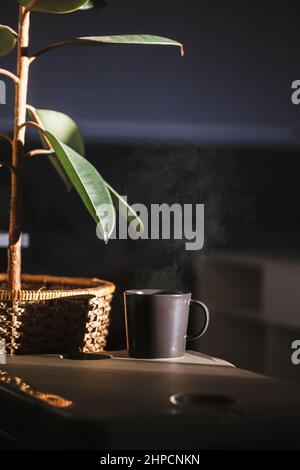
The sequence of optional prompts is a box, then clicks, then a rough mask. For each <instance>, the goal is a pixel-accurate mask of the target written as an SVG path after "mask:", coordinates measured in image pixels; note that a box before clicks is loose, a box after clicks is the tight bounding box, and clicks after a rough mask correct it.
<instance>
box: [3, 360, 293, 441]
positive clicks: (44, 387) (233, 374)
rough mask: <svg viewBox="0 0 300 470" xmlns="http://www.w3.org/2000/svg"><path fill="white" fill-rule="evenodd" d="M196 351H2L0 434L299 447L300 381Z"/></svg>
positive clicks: (27, 437) (42, 438) (17, 437)
mask: <svg viewBox="0 0 300 470" xmlns="http://www.w3.org/2000/svg"><path fill="white" fill-rule="evenodd" d="M120 355H121V356H122V354H119V356H120ZM123 355H124V354H123ZM198 360H199V361H200V362H197V361H196V362H193V360H192V362H189V361H187V360H186V361H185V362H182V361H181V362H176V361H175V362H174V361H171V362H160V361H139V360H132V359H130V360H127V359H126V358H125V359H124V358H122V357H119V358H118V357H116V358H114V359H110V358H108V359H105V360H95V361H93V360H90V361H80V360H68V359H61V358H59V357H44V356H16V357H12V358H8V363H7V364H6V365H4V366H1V367H0V429H1V430H2V431H3V442H5V436H6V437H7V442H9V443H10V444H11V445H12V443H13V442H15V445H16V446H17V447H18V446H25V447H27V448H28V447H29V448H39V447H42V448H46V447H50V448H60V447H61V448H70V447H71V448H73V447H75V448H86V447H88V448H89V447H91V448H98V449H100V448H110V449H190V448H194V449H210V448H249V447H250V448H274V447H275V448H277V447H278V448H297V447H300V446H299V436H298V427H299V422H300V393H299V392H300V388H299V386H296V385H291V384H288V383H285V382H280V381H277V380H273V379H271V378H268V377H264V376H261V375H258V374H254V373H251V372H248V371H244V370H240V369H237V368H235V367H232V366H231V365H230V364H228V363H223V364H222V361H221V363H218V360H216V359H214V358H208V357H207V356H203V357H202V358H201V356H200V359H199V357H198ZM201 361H202V363H201ZM203 361H204V364H203ZM205 362H206V363H205ZM9 382H10V383H9ZM53 395H55V396H53ZM0 442H1V439H0ZM5 445H6V444H3V447H5ZM0 447H1V445H0Z"/></svg>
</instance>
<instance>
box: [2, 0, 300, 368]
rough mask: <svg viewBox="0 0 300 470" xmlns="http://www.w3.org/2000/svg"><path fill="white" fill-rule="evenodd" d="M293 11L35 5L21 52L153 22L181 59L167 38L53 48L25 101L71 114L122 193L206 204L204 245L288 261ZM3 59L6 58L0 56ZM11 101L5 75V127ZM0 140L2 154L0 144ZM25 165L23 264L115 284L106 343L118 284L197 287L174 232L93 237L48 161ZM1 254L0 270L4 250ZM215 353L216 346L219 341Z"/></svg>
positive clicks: (119, 337)
mask: <svg viewBox="0 0 300 470" xmlns="http://www.w3.org/2000/svg"><path fill="white" fill-rule="evenodd" d="M7 3H8V6H6V7H5V11H3V12H2V18H1V22H2V23H10V24H12V25H15V23H16V19H15V18H16V16H15V15H16V5H15V2H7ZM299 13H300V6H299V3H298V2H296V1H290V0H289V1H287V2H285V3H284V4H282V2H274V1H269V0H268V1H267V0H263V1H260V2H250V1H237V0H227V1H226V2H223V1H221V0H210V1H201V2H200V1H197V0H186V1H185V2H182V1H179V0H178V1H177V0H176V1H175V0H172V1H171V0H164V1H163V2H161V1H159V0H152V1H147V0H143V1H140V0H139V1H138V0H128V1H126V2H125V1H124V0H109V1H108V6H107V7H106V8H104V9H103V10H101V11H99V12H96V13H92V12H82V13H76V14H72V15H63V16H60V15H59V16H58V15H53V16H51V15H47V16H44V15H41V14H36V15H34V18H33V21H32V49H37V48H40V47H43V46H45V45H47V44H48V43H49V42H53V41H57V40H60V39H65V38H69V37H75V36H85V35H92V34H93V35H96V34H111V33H114V34H121V33H153V34H159V35H165V36H169V37H173V38H176V39H178V40H180V41H182V42H183V43H184V44H185V47H186V56H185V58H184V59H181V58H180V55H179V54H178V52H177V51H176V50H175V49H173V48H171V49H167V48H151V47H146V48H142V47H131V48H130V47H123V48H120V47H108V48H100V49H97V48H69V49H64V50H58V51H55V52H52V53H50V54H49V55H47V56H46V55H45V56H44V57H41V59H40V60H39V61H38V62H37V63H36V64H34V65H33V66H32V71H31V86H30V102H31V103H32V104H33V105H35V106H40V107H43V108H53V109H57V110H61V111H64V112H66V113H68V114H70V115H72V116H73V117H74V118H75V119H76V121H77V122H78V123H79V125H80V127H81V128H82V130H83V133H84V135H85V137H86V141H87V150H88V151H87V155H88V158H89V159H90V160H91V161H92V162H93V164H95V166H97V168H98V169H99V170H100V171H101V173H102V174H103V176H104V177H105V178H106V179H107V180H108V181H109V182H111V184H112V185H114V186H115V187H116V188H117V189H119V190H120V192H121V193H123V194H125V195H128V198H129V201H131V202H142V203H145V204H150V203H162V202H168V203H173V202H180V203H204V204H205V210H206V218H205V223H206V227H205V238H206V242H205V250H204V252H209V251H210V250H215V249H220V248H221V249H222V250H225V249H226V250H240V251H247V252H251V251H252V252H253V251H255V252H268V253H271V255H272V256H273V257H277V256H282V255H283V254H284V253H287V254H288V256H291V257H293V258H294V259H295V260H298V258H299V251H300V250H299V232H300V231H299V228H300V224H299V220H300V218H299V202H300V201H299V199H300V196H299V183H298V179H299V178H298V175H299V170H300V164H299V150H298V147H299V135H300V133H299V123H300V108H298V107H296V106H294V105H292V103H291V82H292V81H293V80H295V79H298V78H300V77H299V74H300V70H299V63H300V62H299V57H298V50H299V48H298V45H299V42H300V32H299V28H298V16H299ZM13 63H14V56H13V55H12V56H11V57H9V58H7V59H4V60H2V61H1V66H2V65H3V66H6V65H7V66H9V65H13ZM12 104H13V90H12V87H11V86H10V85H9V84H8V104H7V106H1V108H0V113H1V123H2V124H1V126H2V128H3V129H6V130H7V129H8V128H9V125H10V116H11V109H12ZM34 139H35V137H34V135H32V140H31V145H33V144H34ZM0 151H1V155H3V158H5V159H7V158H8V148H7V146H6V145H5V144H1V147H0ZM25 172H26V175H25V176H26V178H25V187H24V205H25V210H24V212H25V214H24V215H25V217H24V229H25V231H27V232H29V233H30V235H31V246H30V248H29V249H28V250H25V252H24V271H30V272H31V273H45V272H47V273H50V274H64V275H81V276H94V275H97V276H100V277H103V278H107V279H110V280H112V281H114V282H116V283H117V286H118V293H117V296H116V300H115V306H114V312H113V324H112V329H111V335H110V346H111V347H120V346H121V345H122V342H123V341H124V329H123V314H122V308H121V292H122V290H123V289H125V288H126V287H135V286H136V287H143V286H149V287H150V286H152V287H156V286H162V287H176V288H177V287H178V288H183V287H185V288H189V289H192V288H194V287H195V283H196V280H197V268H195V266H197V262H195V260H197V254H195V253H187V252H186V251H185V250H184V244H183V243H178V242H177V243H175V242H172V241H170V242H168V241H161V242H155V241H153V242H148V241H137V242H132V241H111V243H109V245H108V247H104V246H103V244H102V243H101V242H100V241H99V240H98V239H97V238H96V234H95V227H94V224H93V222H92V221H91V220H90V218H89V216H88V215H87V214H86V213H85V210H84V208H83V207H82V205H81V203H80V201H79V200H78V199H77V196H76V195H75V194H73V193H71V194H69V195H67V194H66V192H65V189H64V187H63V185H62V183H61V182H60V180H59V179H58V178H57V176H56V174H55V173H54V172H53V170H52V167H51V165H50V164H49V163H48V161H47V160H46V159H43V158H39V159H35V160H34V159H32V160H31V161H30V162H28V163H27V165H26V168H25ZM0 178H1V188H2V195H1V199H2V203H1V208H2V209H1V216H0V222H1V224H0V225H1V228H2V229H3V230H7V226H8V212H7V207H8V205H7V204H8V200H9V181H8V175H7V174H6V173H5V170H3V171H2V173H1V175H0ZM1 262H2V266H3V268H2V269H4V268H5V263H6V260H5V253H4V251H2V255H1ZM208 350H209V351H208V352H212V353H213V352H214V347H213V345H212V346H211V345H210V346H208ZM218 353H222V354H223V355H224V357H226V350H224V351H222V350H221V351H220V350H219V349H218ZM238 365H241V366H243V365H244V364H243V363H240V364H239V363H238ZM247 365H248V364H247ZM249 367H250V366H249Z"/></svg>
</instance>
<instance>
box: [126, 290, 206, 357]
mask: <svg viewBox="0 0 300 470" xmlns="http://www.w3.org/2000/svg"><path fill="white" fill-rule="evenodd" d="M191 304H195V305H197V306H199V307H200V308H201V311H202V313H204V317H205V321H204V325H203V327H202V329H201V331H199V332H198V333H197V334H195V335H192V336H189V335H188V334H187V328H188V320H189V311H190V305H191ZM124 306H125V320H126V337H127V348H128V353H129V356H131V357H136V358H143V359H154V358H155V359H159V358H176V357H182V356H183V355H184V352H185V347H186V341H193V340H195V339H197V338H200V336H202V335H203V334H204V333H205V332H206V330H207V328H208V324H209V311H208V308H207V307H206V305H205V304H203V303H202V302H200V301H199V300H193V299H192V298H191V293H190V292H188V293H183V292H176V291H174V292H172V291H164V290H155V289H140V290H128V291H125V292H124Z"/></svg>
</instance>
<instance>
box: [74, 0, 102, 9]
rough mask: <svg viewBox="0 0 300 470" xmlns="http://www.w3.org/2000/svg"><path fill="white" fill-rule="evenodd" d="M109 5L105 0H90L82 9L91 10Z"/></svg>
mask: <svg viewBox="0 0 300 470" xmlns="http://www.w3.org/2000/svg"><path fill="white" fill-rule="evenodd" d="M106 5H107V3H106V1H105V0H88V1H87V3H85V4H84V5H83V6H82V7H80V10H90V9H91V8H102V7H105V6H106Z"/></svg>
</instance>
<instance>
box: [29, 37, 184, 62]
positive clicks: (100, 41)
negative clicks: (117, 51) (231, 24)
mask: <svg viewBox="0 0 300 470" xmlns="http://www.w3.org/2000/svg"><path fill="white" fill-rule="evenodd" d="M113 44H114V45H145V46H147V45H149V46H175V47H178V48H179V49H180V51H181V55H183V54H184V48H183V45H182V44H181V43H180V42H178V41H174V40H173V39H168V38H165V37H162V36H152V35H147V34H124V35H113V36H86V37H80V38H75V39H70V40H67V41H62V42H57V43H54V44H51V45H50V46H47V47H46V48H45V49H41V50H40V51H38V52H36V53H35V54H33V56H32V57H37V56H39V55H40V54H42V53H44V52H47V51H51V50H52V49H57V48H59V47H63V46H76V45H81V46H110V45H113Z"/></svg>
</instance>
